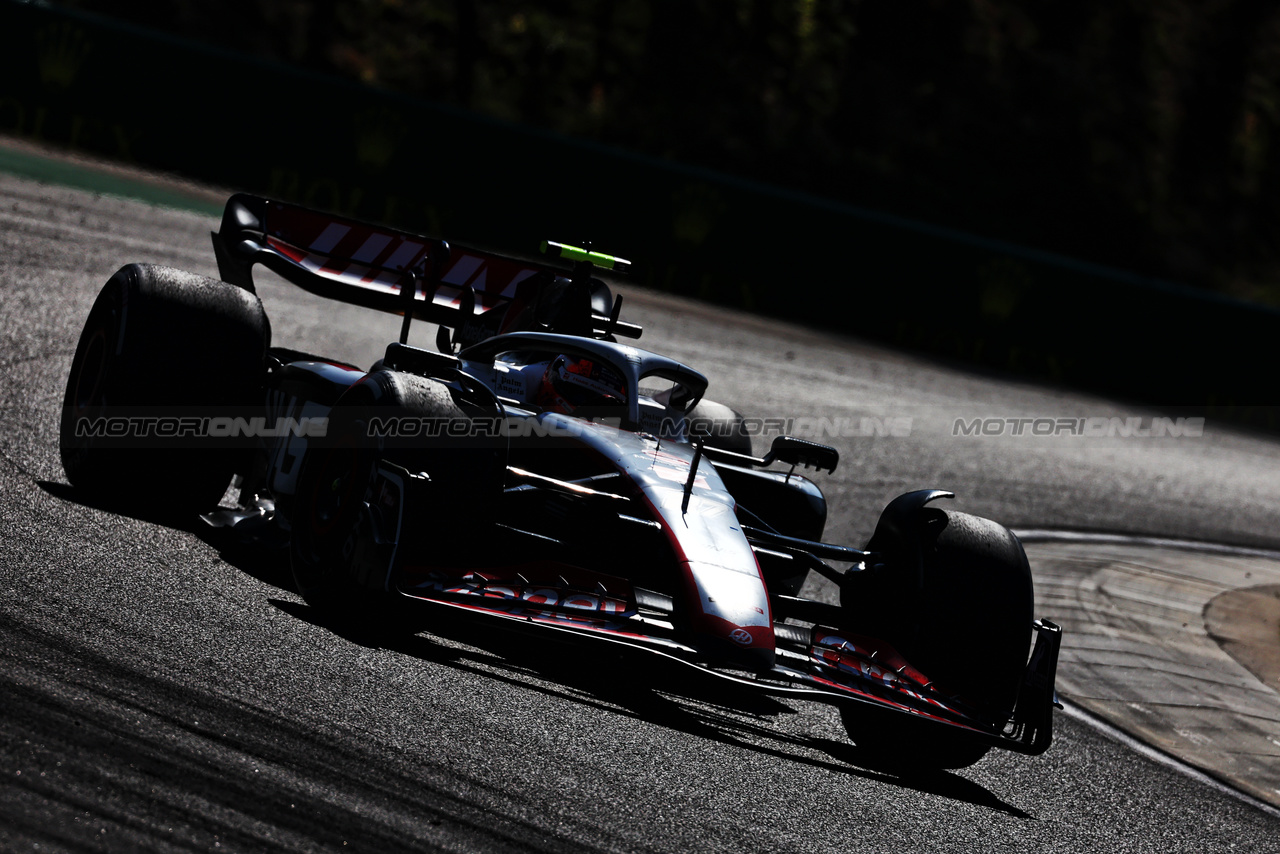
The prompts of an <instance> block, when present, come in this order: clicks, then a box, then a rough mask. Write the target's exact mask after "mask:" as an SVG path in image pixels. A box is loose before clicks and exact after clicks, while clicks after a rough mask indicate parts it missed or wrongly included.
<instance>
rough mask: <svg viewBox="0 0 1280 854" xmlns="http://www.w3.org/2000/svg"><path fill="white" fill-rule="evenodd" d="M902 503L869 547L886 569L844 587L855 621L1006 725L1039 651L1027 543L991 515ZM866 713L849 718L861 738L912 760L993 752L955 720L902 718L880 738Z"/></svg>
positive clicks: (864, 744)
mask: <svg viewBox="0 0 1280 854" xmlns="http://www.w3.org/2000/svg"><path fill="white" fill-rule="evenodd" d="M904 498H907V496H904ZM925 500H928V499H925ZM900 501H901V499H900ZM897 503H898V502H894V504H897ZM894 504H891V505H890V507H889V508H886V511H885V514H884V515H883V516H882V517H881V521H880V524H879V525H878V526H877V528H876V533H875V535H873V536H872V538H871V541H870V542H869V543H868V544H867V551H871V552H875V553H877V554H878V555H879V556H880V558H879V560H880V563H879V565H875V566H872V567H871V568H870V569H869V570H867V571H864V572H858V573H853V574H851V575H850V576H849V577H848V580H847V581H846V583H845V584H844V585H843V586H842V589H841V605H842V607H843V609H844V611H845V613H846V614H847V616H848V620H849V625H850V626H851V627H859V628H861V629H862V630H864V631H867V632H868V633H870V634H873V635H876V636H879V637H883V638H885V639H886V640H887V641H889V642H890V643H892V644H893V645H894V646H895V647H896V648H897V650H898V651H899V652H900V653H901V654H902V656H903V657H904V658H905V659H906V660H907V661H909V662H911V664H912V665H913V666H914V667H916V668H917V669H919V670H920V671H922V672H923V673H924V674H925V675H926V676H928V677H929V678H930V679H932V680H933V682H934V684H935V686H936V687H937V689H938V690H939V691H940V692H942V693H943V694H945V695H948V696H952V697H954V698H955V699H956V700H957V702H959V703H960V704H961V705H963V706H964V707H965V708H966V709H967V710H968V711H969V712H970V713H971V714H973V715H974V716H975V717H976V718H978V719H979V720H980V721H981V722H982V723H983V724H985V725H986V726H987V727H989V728H991V730H993V731H999V730H1000V729H1002V728H1003V726H1004V724H1005V723H1006V722H1007V721H1008V720H1009V717H1010V715H1011V714H1012V712H1013V707H1014V704H1015V702H1016V701H1017V698H1018V691H1019V687H1020V685H1021V682H1022V675H1023V672H1024V670H1025V668H1026V665H1027V658H1028V655H1029V654H1030V647H1031V634H1032V622H1033V617H1032V611H1033V590H1032V582H1031V569H1030V566H1029V564H1028V563H1027V556H1026V553H1025V552H1024V551H1023V548H1022V544H1021V543H1020V542H1019V541H1018V538H1017V537H1016V536H1014V534H1013V533H1012V532H1011V531H1009V529H1008V528H1005V527H1004V526H1003V525H1000V524H998V523H996V522H993V521H991V520H990V519H983V518H981V517H978V516H972V515H969V514H967V513H958V512H955V511H949V510H941V509H938V508H935V507H924V506H923V502H921V501H917V502H915V504H916V506H912V502H910V501H908V502H905V506H906V507H907V509H906V510H905V511H902V512H897V511H896V510H895V506H894ZM859 718H860V716H859V715H857V714H855V713H852V712H850V713H849V714H847V715H846V718H845V723H846V726H847V727H848V728H849V734H850V737H851V738H853V740H854V742H855V743H856V744H859V746H860V748H863V749H866V750H869V751H870V752H871V753H873V754H877V755H882V756H885V757H895V758H896V759H897V761H900V762H902V763H904V764H915V765H917V766H921V765H929V766H932V767H939V768H958V767H964V766H966V765H970V764H972V763H973V762H976V761H978V760H979V759H981V758H982V756H983V755H985V753H986V752H987V750H988V747H987V746H986V745H985V743H983V742H981V741H976V740H972V739H969V738H967V737H966V736H965V735H964V733H963V731H959V730H955V729H953V728H950V727H947V726H946V725H945V724H936V723H934V722H931V721H927V720H920V719H917V718H913V717H911V716H907V715H894V716H892V717H890V718H886V719H885V720H884V721H881V722H880V731H879V733H876V734H874V735H872V734H869V733H868V732H867V730H865V729H863V728H861V727H860V725H859Z"/></svg>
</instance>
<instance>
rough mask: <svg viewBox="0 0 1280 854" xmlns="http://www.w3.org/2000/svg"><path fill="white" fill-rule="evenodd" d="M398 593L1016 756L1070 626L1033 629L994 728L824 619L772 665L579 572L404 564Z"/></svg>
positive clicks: (616, 583)
mask: <svg viewBox="0 0 1280 854" xmlns="http://www.w3.org/2000/svg"><path fill="white" fill-rule="evenodd" d="M397 590H398V592H399V594H400V595H402V596H404V597H407V598H409V599H411V600H414V601H416V602H418V603H420V604H427V605H432V606H435V607H437V608H440V609H443V610H446V611H449V612H453V613H455V614H460V615H465V616H468V617H471V618H473V619H483V620H490V621H495V622H496V623H498V624H500V625H505V626H507V627H508V628H515V629H527V630H536V631H542V632H550V633H553V634H556V635H558V636H559V637H560V638H561V639H568V640H582V641H595V642H600V643H605V644H613V645H616V646H618V647H622V648H626V649H630V650H640V651H643V652H645V653H648V654H651V655H656V656H659V657H662V658H664V659H666V660H668V661H671V662H676V663H679V664H681V665H685V666H687V667H690V668H693V669H695V670H696V671H697V672H698V673H700V674H702V675H705V676H706V677H709V678H714V679H721V680H726V681H729V682H733V683H736V684H738V685H741V686H746V687H750V688H752V689H756V690H760V691H763V692H765V693H767V694H770V695H773V696H777V697H791V698H794V699H803V700H812V701H817V702H824V703H829V704H833V705H854V706H874V707H876V708H879V709H882V710H889V711H892V712H897V713H901V714H904V715H912V716H915V717H916V718H918V719H921V720H927V721H929V722H931V723H936V724H937V725H938V726H939V727H948V728H951V729H953V730H955V731H956V733H957V737H963V738H967V739H970V740H975V739H976V740H979V741H982V742H985V743H987V744H990V745H991V746H993V747H999V748H1003V749H1006V750H1012V751H1015V752H1018V753H1026V754H1032V755H1035V754H1039V753H1043V752H1044V751H1045V750H1046V749H1048V747H1049V744H1050V742H1051V740H1052V709H1053V707H1054V706H1055V705H1057V698H1056V696H1055V693H1054V687H1053V686H1054V676H1055V672H1056V669H1057V659H1058V648H1059V643H1060V640H1061V629H1060V628H1059V627H1058V626H1056V625H1054V624H1053V623H1050V622H1048V621H1037V622H1036V624H1035V630H1036V643H1035V647H1034V650H1033V652H1032V655H1031V659H1030V662H1029V663H1028V665H1027V669H1026V672H1025V674H1024V677H1023V684H1022V688H1021V691H1020V694H1019V697H1018V702H1017V705H1016V707H1015V709H1014V712H1013V715H1012V717H1011V718H1010V720H1009V721H1007V722H1002V723H1001V725H994V724H992V723H989V722H987V721H985V720H984V719H983V718H982V717H981V716H980V715H979V714H977V713H976V712H975V711H973V710H971V709H969V708H968V707H966V705H965V704H964V702H963V700H961V699H959V698H957V697H952V696H948V695H945V694H943V693H941V692H940V691H939V690H937V689H936V688H935V687H934V686H933V684H932V683H931V682H930V681H929V679H928V677H927V676H926V675H925V674H923V673H920V672H919V671H918V670H916V669H915V668H913V667H912V666H911V664H910V663H909V662H907V661H906V660H905V659H903V658H902V656H901V655H899V654H898V652H897V651H896V650H895V649H893V648H892V646H891V645H889V644H888V643H886V642H884V641H880V640H877V639H875V638H871V637H868V636H865V635H859V634H857V633H854V632H849V631H842V630H838V629H835V628H831V627H827V626H822V625H813V626H803V625H794V624H777V625H776V626H775V634H776V636H777V637H778V649H777V659H776V662H775V664H774V666H773V667H772V668H771V669H769V670H766V671H764V672H760V673H748V672H746V671H742V670H737V669H733V668H729V667H723V666H718V665H716V664H714V663H708V661H709V660H713V659H709V657H708V656H706V655H703V654H702V651H701V650H699V649H698V648H697V646H696V645H695V643H693V642H690V640H689V638H688V636H687V635H685V634H684V633H682V632H680V630H679V628H678V625H677V622H678V621H677V620H675V619H674V618H673V613H672V611H673V607H672V602H671V599H670V597H666V596H664V595H662V594H659V593H656V592H653V591H648V590H644V589H643V588H633V587H631V585H630V584H628V583H627V582H626V581H625V580H624V579H620V578H614V577H610V576H604V575H601V574H599V573H594V572H591V571H588V570H583V569H579V568H576V567H571V566H567V565H560V564H554V563H550V562H540V563H536V564H530V565H525V566H516V567H502V568H501V569H457V570H449V569H439V568H431V569H428V568H418V569H407V570H405V571H403V572H402V574H401V577H400V581H399V583H398V585H397Z"/></svg>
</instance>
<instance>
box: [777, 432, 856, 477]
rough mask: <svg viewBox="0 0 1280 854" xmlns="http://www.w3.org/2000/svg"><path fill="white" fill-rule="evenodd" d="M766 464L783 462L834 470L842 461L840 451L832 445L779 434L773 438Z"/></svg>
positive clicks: (828, 470) (829, 470)
mask: <svg viewBox="0 0 1280 854" xmlns="http://www.w3.org/2000/svg"><path fill="white" fill-rule="evenodd" d="M764 459H765V462H766V464H769V463H774V462H783V463H787V464H789V465H793V466H804V467H805V468H813V469H823V470H825V471H827V472H834V471H835V470H836V465H837V464H838V463H839V462H840V452H839V451H837V450H836V449H835V448H833V447H831V446H830V445H820V444H818V443H817V442H810V441H807V440H805V439H797V438H795V437H794V436H779V437H777V438H776V439H774V440H773V445H772V446H771V447H770V448H769V453H768V455H766V456H765V458H764Z"/></svg>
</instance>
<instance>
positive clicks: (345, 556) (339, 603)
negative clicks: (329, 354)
mask: <svg viewBox="0 0 1280 854" xmlns="http://www.w3.org/2000/svg"><path fill="white" fill-rule="evenodd" d="M477 414H478V413H477V412H476V410H474V409H472V408H470V407H464V406H463V405H462V404H460V403H459V402H458V401H457V400H456V399H455V397H454V395H453V394H452V393H451V391H450V390H449V389H448V388H447V387H446V386H444V385H443V384H442V383H440V382H438V381H436V380H432V379H426V378H423V377H419V376H415V375H412V374H406V373H401V372H398V371H390V370H382V371H377V372H375V373H372V374H369V375H368V376H366V377H365V378H364V379H363V380H361V381H360V382H358V383H356V384H355V385H354V386H352V387H351V388H350V389H348V390H347V391H346V392H344V393H343V395H342V397H341V398H339V400H338V402H337V404H336V405H335V406H334V407H333V409H332V410H331V412H330V416H329V430H328V436H327V437H326V441H325V442H323V443H321V444H319V445H317V446H316V447H314V448H313V449H311V450H310V451H308V453H307V455H306V457H304V458H303V462H302V467H301V469H300V471H299V473H298V491H297V503H296V505H295V510H294V517H293V519H292V521H291V526H292V534H291V537H290V545H289V554H290V563H291V566H292V569H293V578H294V584H295V586H296V587H297V589H298V592H299V593H300V594H301V595H302V597H303V598H304V599H306V601H307V602H308V603H309V604H311V605H312V606H314V607H316V608H319V609H321V610H326V611H329V612H331V613H333V614H335V615H337V616H341V617H343V618H344V619H354V620H356V621H363V620H366V619H367V618H369V617H370V616H372V614H373V613H374V612H375V611H376V610H378V608H379V607H380V605H381V604H383V603H384V600H385V599H386V594H388V593H390V592H392V590H391V587H392V581H391V578H392V573H393V571H394V567H393V565H392V561H393V560H395V561H396V562H397V563H399V562H400V561H401V560H402V559H403V558H404V556H405V555H406V554H408V553H411V552H412V553H419V552H420V551H421V550H426V551H427V552H429V553H431V554H432V555H433V556H435V557H437V558H439V557H440V556H442V555H448V554H450V553H451V552H452V551H455V550H459V549H462V548H465V547H466V545H474V543H469V544H468V543H463V542H462V540H464V539H465V535H466V531H467V530H468V525H469V522H468V519H469V518H474V517H475V516H477V515H481V514H482V513H483V508H485V507H487V506H492V503H493V502H495V501H496V500H497V498H498V494H499V493H500V491H501V487H502V476H503V470H504V467H505V461H506V458H505V446H504V444H503V443H502V442H501V441H499V440H497V439H494V438H492V437H489V438H486V437H476V436H475V435H474V433H475V432H476V431H475V430H473V419H474V418H475V416H476V415H477ZM393 423H401V424H405V423H407V424H412V425H414V428H415V429H414V430H413V431H412V435H403V434H402V435H396V434H395V432H394V431H390V432H389V431H388V430H387V429H386V427H387V425H390V424H393ZM381 461H387V462H389V463H393V464H394V465H395V466H398V467H400V468H402V469H404V470H405V471H407V472H408V473H410V474H411V475H413V476H414V478H413V479H414V480H415V481H418V485H417V486H415V488H414V491H413V494H412V495H401V497H400V500H401V501H404V502H406V506H405V507H404V509H403V517H404V518H412V520H413V524H412V525H411V526H410V525H406V526H403V529H402V528H401V527H400V526H399V525H398V519H399V518H401V513H400V512H399V511H397V513H396V514H395V516H396V518H395V519H393V518H390V515H389V514H388V513H386V511H385V508H384V502H380V501H377V500H376V498H377V496H375V494H374V491H375V488H376V486H377V481H378V468H379V464H380V462H381Z"/></svg>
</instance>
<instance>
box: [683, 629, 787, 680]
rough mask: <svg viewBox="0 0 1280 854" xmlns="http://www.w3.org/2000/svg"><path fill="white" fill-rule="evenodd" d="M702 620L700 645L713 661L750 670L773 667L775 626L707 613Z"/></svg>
mask: <svg viewBox="0 0 1280 854" xmlns="http://www.w3.org/2000/svg"><path fill="white" fill-rule="evenodd" d="M701 622H702V625H701V626H700V627H699V631H698V640H699V641H700V643H699V644H698V646H699V648H700V649H701V650H702V651H703V653H704V654H705V655H706V656H707V657H708V658H709V659H711V660H712V661H714V662H716V663H717V664H724V665H728V666H730V667H735V668H740V669H742V670H747V671H749V672H751V673H759V672H762V671H765V670H770V669H772V668H773V664H774V658H775V653H774V648H775V647H774V644H775V640H774V636H773V627H772V626H738V625H735V624H733V623H731V622H729V621H728V620H725V619H722V618H711V617H708V616H707V615H704V616H703V618H702V621H701Z"/></svg>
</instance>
